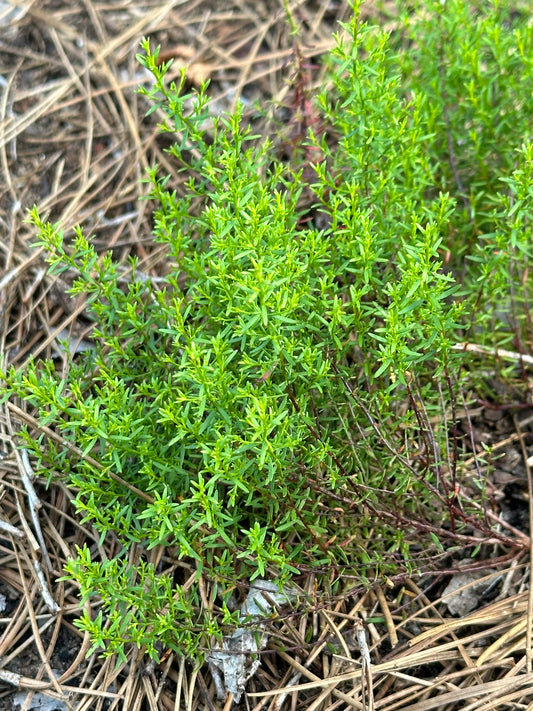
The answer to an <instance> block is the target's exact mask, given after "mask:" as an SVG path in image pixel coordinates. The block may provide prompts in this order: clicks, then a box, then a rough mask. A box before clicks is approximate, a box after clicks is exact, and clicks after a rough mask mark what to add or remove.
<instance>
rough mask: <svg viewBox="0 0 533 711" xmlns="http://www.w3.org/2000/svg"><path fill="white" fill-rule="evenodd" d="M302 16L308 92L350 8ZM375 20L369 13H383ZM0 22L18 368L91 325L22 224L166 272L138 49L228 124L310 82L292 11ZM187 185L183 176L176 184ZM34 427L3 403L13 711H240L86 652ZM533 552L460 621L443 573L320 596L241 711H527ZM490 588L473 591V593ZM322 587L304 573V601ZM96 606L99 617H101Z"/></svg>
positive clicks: (219, 10)
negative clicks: (157, 54)
mask: <svg viewBox="0 0 533 711" xmlns="http://www.w3.org/2000/svg"><path fill="white" fill-rule="evenodd" d="M385 5H386V3H385ZM289 7H290V9H291V12H292V13H293V15H294V17H295V18H296V19H297V21H298V23H299V24H300V27H301V34H300V37H299V43H300V45H299V46H300V50H301V53H302V56H303V58H304V59H305V61H306V62H307V63H308V66H309V67H310V69H309V77H308V80H309V82H310V84H309V88H312V86H313V85H314V84H313V83H318V82H319V81H320V72H321V69H320V65H321V58H322V57H323V56H324V54H325V53H326V52H327V51H328V50H329V49H330V48H331V47H332V46H333V40H332V36H331V35H332V32H333V31H336V30H337V29H338V27H337V22H338V21H339V20H342V19H346V18H347V17H348V15H349V7H348V6H347V4H346V3H345V2H340V1H338V0H317V1H316V2H312V1H304V2H290V3H289ZM367 8H368V10H367V11H368V12H374V9H373V3H368V5H367ZM375 13H376V14H375V16H376V17H377V19H378V20H381V21H383V22H385V21H387V22H389V21H390V18H389V16H388V15H387V17H385V15H384V14H381V15H380V14H379V13H378V11H377V10H376V11H375ZM0 26H1V28H2V33H1V39H0V166H1V171H2V178H3V180H2V183H1V184H0V233H1V235H2V239H1V240H0V251H1V255H2V263H1V272H0V310H1V314H2V323H3V329H2V330H1V333H0V336H1V347H2V351H3V353H4V354H5V355H6V357H8V359H9V361H10V362H12V363H14V364H15V365H22V364H23V363H24V361H25V360H26V359H27V358H28V356H29V354H30V353H31V354H33V355H34V356H47V357H50V356H51V355H52V354H54V353H55V354H56V355H59V356H60V355H61V351H60V349H58V346H57V339H58V338H65V337H67V338H68V339H70V340H71V341H72V342H73V343H76V344H80V343H82V342H83V337H84V329H85V326H84V323H83V319H80V315H81V314H82V313H83V310H84V303H83V299H81V300H78V301H77V302H73V301H71V300H70V299H69V298H68V297H66V296H65V289H66V288H68V284H66V283H64V282H62V281H61V280H58V279H56V280H51V279H49V278H48V277H47V276H46V271H45V265H44V260H43V254H42V253H41V252H40V251H39V250H35V249H32V248H31V244H32V241H33V240H34V237H35V235H34V234H33V233H32V232H31V230H30V229H29V227H28V226H27V225H26V223H25V211H26V210H27V209H28V208H29V207H31V206H32V205H34V204H35V205H37V207H38V209H39V212H40V213H41V214H42V215H48V216H49V217H50V219H52V220H53V221H57V222H59V223H61V225H62V227H63V229H64V230H65V233H66V234H69V233H70V232H71V231H72V228H73V226H74V225H76V224H80V225H82V226H83V228H84V229H85V231H86V233H88V234H89V233H90V234H93V235H94V239H95V241H96V244H97V245H98V247H99V248H101V249H113V250H114V252H115V254H119V255H121V256H122V257H123V258H124V259H125V258H126V256H127V255H128V254H131V253H133V254H136V255H137V256H138V257H139V260H140V264H139V270H140V271H143V270H144V271H146V272H150V273H151V274H152V275H153V276H157V275H158V274H162V273H164V272H165V264H164V262H163V261H162V260H161V252H160V249H159V247H158V246H157V245H155V244H154V243H153V241H152V238H151V233H150V227H151V222H150V215H151V209H152V205H151V204H150V202H149V201H146V200H144V201H139V200H138V198H139V197H140V196H141V195H142V193H143V184H142V183H141V182H140V181H141V179H142V177H143V175H144V171H145V168H146V167H147V166H149V165H152V164H154V163H158V164H159V165H160V168H161V172H162V173H170V174H173V175H174V174H175V167H174V166H173V165H172V164H171V163H170V162H169V160H168V155H167V154H166V153H165V152H164V149H165V147H166V144H165V141H164V139H163V138H162V137H161V136H159V135H158V134H157V131H156V122H157V116H156V115H154V116H152V117H150V119H149V120H148V119H146V118H145V113H146V110H147V108H148V107H147V105H146V104H145V103H144V99H143V98H142V97H140V96H139V95H138V94H136V92H135V89H136V87H137V86H138V85H139V84H141V83H143V82H147V81H149V78H148V76H147V75H146V74H145V73H144V70H142V68H141V67H140V66H139V65H138V64H137V62H136V59H135V55H136V53H137V52H138V50H139V41H140V39H141V37H143V36H149V37H151V38H152V39H153V41H154V43H157V44H160V45H161V48H162V49H161V52H162V58H163V59H164V60H165V61H166V60H167V59H170V58H173V59H174V60H175V62H174V66H173V69H172V72H173V73H174V76H177V73H178V72H179V71H180V69H181V67H183V66H185V67H186V71H187V77H188V81H189V83H190V85H191V86H195V85H198V84H199V83H200V82H202V81H204V80H206V79H209V80H210V81H211V85H210V94H211V96H212V110H213V111H218V112H220V111H223V110H226V109H231V108H232V106H234V105H235V102H236V101H237V99H238V98H239V97H240V98H242V99H243V100H244V101H245V104H246V105H247V106H249V107H250V111H252V110H253V106H254V102H260V103H262V104H263V105H265V102H266V101H267V100H268V99H271V98H272V99H274V105H275V106H282V105H285V106H289V108H290V106H291V98H292V97H291V92H292V91H293V89H294V76H295V73H296V71H297V69H298V67H297V66H296V64H295V45H294V38H293V37H291V34H290V30H289V26H288V23H287V22H286V19H285V12H284V8H283V1H282V0H261V1H260V2H256V3H246V2H243V1H241V0H216V1H215V2H213V3H207V2H205V1H202V0H178V1H176V0H170V1H167V2H160V1H158V0H152V1H150V0H147V1H146V2H136V3H131V2H129V1H128V0H123V1H122V2H121V1H120V0H116V1H113V2H96V1H93V0H83V1H82V2H79V3H67V2H62V1H61V0H49V1H44V2H37V1H36V0H33V1H32V0H29V1H28V2H23V0H10V2H1V3H0ZM268 120H269V116H268V115H266V116H265V117H264V121H265V122H267V121H268ZM182 180H184V178H183V177H182V178H179V179H178V177H176V178H175V185H176V189H179V187H180V184H181V181H182ZM512 356H513V354H510V357H512ZM23 423H29V424H36V423H35V421H34V419H33V417H32V415H31V413H29V412H27V411H26V409H25V407H24V405H23V404H22V403H18V404H17V403H10V404H8V405H5V406H4V407H3V411H2V413H1V415H0V439H1V444H0V474H1V479H0V499H1V503H2V510H1V514H0V555H1V563H0V594H1V597H0V603H2V606H3V611H2V612H1V613H0V614H3V615H4V616H3V617H1V618H0V625H1V626H0V631H1V634H0V710H1V709H11V708H14V707H15V705H16V704H18V705H19V706H20V708H22V709H24V710H25V709H29V708H32V707H36V706H37V702H38V703H39V704H40V703H42V699H43V697H42V696H38V695H42V694H44V696H45V697H46V699H47V700H48V701H49V702H50V703H51V702H52V701H53V700H56V701H57V704H56V705H55V706H54V705H50V706H48V707H47V708H50V709H54V708H58V709H72V710H76V711H88V710H89V709H108V710H109V711H111V710H113V709H124V710H125V711H137V710H139V711H140V710H141V709H149V710H150V711H156V710H157V711H163V710H166V709H169V710H170V709H175V710H177V709H187V710H191V711H196V709H202V710H203V709H206V710H209V711H214V710H218V709H222V708H224V709H229V708H231V707H232V705H233V699H232V697H231V695H230V696H229V697H228V698H227V700H226V701H225V702H224V703H223V704H220V703H219V702H218V701H217V700H216V697H215V693H214V686H213V681H212V679H211V676H210V674H209V672H208V671H207V670H206V669H205V668H202V669H194V668H192V667H191V666H190V665H189V663H188V662H187V661H186V660H184V659H183V658H180V657H177V656H176V655H174V654H172V653H166V654H164V656H163V660H162V662H161V664H160V665H158V666H157V667H156V666H155V665H153V664H151V663H147V661H146V660H145V659H144V658H143V655H142V650H140V651H137V652H136V651H135V650H130V653H129V657H128V662H127V663H126V664H120V665H117V664H116V660H114V659H102V658H100V657H99V656H97V655H92V656H90V657H88V658H87V657H86V655H87V651H88V650H89V648H90V641H89V639H88V638H87V636H84V635H82V634H81V633H80V632H79V631H78V630H77V628H76V627H75V626H74V625H73V621H74V620H75V619H76V617H77V615H78V614H79V600H78V598H77V590H76V586H75V585H74V584H72V583H69V582H65V581H62V582H58V581H57V578H58V577H60V576H61V575H62V573H63V566H64V564H65V561H66V560H67V558H68V557H70V556H71V554H72V551H73V550H74V547H75V546H76V545H81V544H83V543H86V542H88V543H89V544H90V545H95V546H98V545H99V540H98V536H97V535H96V534H95V532H94V531H92V530H91V529H90V528H88V527H87V526H85V525H82V524H81V523H80V521H79V520H78V519H77V518H76V515H75V514H74V510H73V507H72V499H73V494H72V492H70V491H69V490H68V489H67V488H66V487H65V486H63V485H62V484H60V483H53V484H52V485H51V486H50V487H49V488H47V489H45V487H44V486H43V485H42V483H40V482H35V481H33V479H32V471H31V463H30V462H29V461H28V460H27V458H25V457H24V455H23V453H21V452H20V450H18V449H16V447H15V446H14V445H15V441H16V433H17V431H18V429H19V428H20V425H21V424H23ZM518 424H519V423H518ZM41 429H42V428H41ZM49 434H50V433H49ZM52 434H53V433H52ZM513 437H514V440H513ZM507 440H508V441H507ZM511 440H512V441H513V442H518V445H517V446H520V449H519V450H518V451H519V454H520V456H521V457H522V461H523V465H524V466H526V467H527V470H528V475H529V481H530V480H531V475H530V471H529V462H528V457H529V453H528V452H527V450H526V448H525V446H521V445H520V443H521V442H522V443H523V439H521V435H520V432H519V431H517V433H516V434H515V435H512V436H511V437H510V438H509V437H506V440H505V442H506V445H507V446H509V443H510V442H511ZM529 493H530V492H529ZM526 498H527V497H526ZM530 516H531V514H530ZM522 538H524V539H525V538H526V536H525V535H524V534H522ZM106 545H108V544H106ZM109 545H111V544H109ZM524 550H525V547H524ZM108 552H109V553H111V551H110V550H109V551H108ZM153 554H154V556H156V555H163V553H162V552H161V551H155V552H154V553H153ZM528 555H529V554H528V552H527V551H526V552H525V553H523V554H521V555H519V556H517V557H515V558H514V559H512V560H510V561H509V560H508V561H507V562H506V563H505V564H504V565H500V567H499V568H498V569H496V570H494V569H492V570H491V571H490V572H487V574H486V575H485V580H486V583H487V586H486V590H490V589H491V588H493V589H494V588H495V589H496V592H497V596H496V597H495V598H493V599H492V600H489V599H487V600H485V599H484V598H483V594H485V593H483V594H481V595H480V596H479V600H478V609H475V611H473V612H470V613H468V614H464V615H461V616H459V617H450V615H449V613H448V611H447V607H446V604H445V601H443V598H442V589H443V580H444V578H445V576H444V575H443V577H442V579H441V578H438V577H435V576H434V577H433V578H431V579H429V580H424V579H421V580H418V581H417V582H415V581H414V580H410V579H405V580H403V581H401V582H395V583H392V582H391V586H390V588H389V587H386V588H385V589H381V588H379V587H377V588H375V589H374V590H371V591H366V592H365V591H361V590H358V591H356V592H353V591H352V594H350V595H346V596H343V598H342V599H340V600H336V601H335V600H334V601H331V604H329V605H328V606H324V605H322V604H319V603H318V601H317V604H316V605H310V606H309V609H308V610H307V611H306V612H305V614H302V613H301V612H299V613H298V614H296V613H293V612H291V611H289V612H287V611H283V610H280V611H279V614H278V616H277V618H276V619H275V620H274V621H273V623H272V629H271V630H270V635H271V636H270V644H269V647H268V649H267V650H265V652H264V653H263V654H262V658H261V667H260V669H259V670H258V672H257V673H256V675H255V676H254V677H253V678H252V679H251V680H250V682H249V684H248V693H247V695H246V696H245V697H244V699H243V701H242V702H241V704H240V706H242V707H243V708H247V709H253V711H259V710H260V709H268V710H269V711H278V710H279V709H281V708H282V707H283V708H285V709H292V710H293V711H296V710H297V709H302V710H303V709H305V710H306V711H315V710H318V709H320V710H321V711H333V709H337V708H338V709H351V708H355V709H365V710H368V711H370V710H372V709H376V710H377V709H387V711H394V709H402V710H404V711H406V710H408V711H426V710H429V709H438V710H444V709H458V708H461V709H466V710H468V711H474V710H475V711H485V710H486V711H489V709H490V710H494V709H498V710H503V709H533V690H532V689H533V671H532V652H531V649H532V645H531V634H532V624H531V621H532V612H531V599H530V592H529V590H528V585H529V560H528V557H527V556H528ZM493 568H494V566H493ZM192 573H193V574H194V571H192ZM202 582H203V584H204V585H205V588H206V589H205V599H206V600H208V599H209V590H208V587H209V585H208V583H207V582H205V581H202ZM478 584H479V578H477V579H476V580H472V581H471V582H469V583H467V584H466V586H465V587H469V586H475V585H478ZM314 585H315V581H314V579H313V578H312V577H310V578H309V579H308V581H307V585H306V589H305V591H304V592H305V593H306V594H307V596H308V599H313V595H314ZM419 586H420V587H419ZM435 591H437V592H435ZM86 605H87V606H88V609H89V610H91V611H94V610H95V609H96V608H97V602H88V603H86ZM16 692H18V693H20V692H23V693H22V697H20V696H17V697H16V698H15V693H16Z"/></svg>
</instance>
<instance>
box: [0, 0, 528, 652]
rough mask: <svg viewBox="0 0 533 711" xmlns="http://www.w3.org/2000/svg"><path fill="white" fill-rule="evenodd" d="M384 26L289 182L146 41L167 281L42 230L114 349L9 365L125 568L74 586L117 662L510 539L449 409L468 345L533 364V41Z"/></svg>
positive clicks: (29, 436)
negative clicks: (241, 600)
mask: <svg viewBox="0 0 533 711" xmlns="http://www.w3.org/2000/svg"><path fill="white" fill-rule="evenodd" d="M359 6H360V3H356V4H355V6H354V14H353V19H352V21H351V22H350V23H349V25H347V26H346V27H344V28H343V29H342V31H341V32H340V33H339V35H338V36H337V47H336V49H335V50H334V52H333V53H332V56H331V58H330V72H329V74H328V79H327V82H328V84H327V86H325V87H324V91H323V92H322V93H321V94H320V96H319V98H318V102H317V104H316V106H315V108H314V109H313V110H314V111H316V112H317V117H318V119H319V120H318V119H317V120H315V118H316V117H314V118H313V120H308V121H307V122H306V127H307V134H306V135H305V136H300V138H299V145H296V146H295V148H296V150H294V152H293V153H292V159H291V162H290V163H287V162H285V161H284V160H283V159H282V158H281V157H278V156H279V155H281V154H282V153H283V150H282V145H283V142H284V141H285V140H286V137H285V136H284V135H283V133H280V135H278V136H272V137H271V140H269V139H260V138H259V137H258V136H255V135H254V134H253V132H252V130H251V129H250V128H249V127H248V126H247V122H246V121H244V120H243V109H242V107H238V109H237V110H236V112H235V113H234V114H232V115H224V116H217V117H213V116H211V115H210V113H209V102H208V97H207V88H206V87H203V88H202V89H201V90H200V91H198V92H197V93H194V94H193V95H191V94H188V93H186V92H185V75H183V76H182V78H181V81H179V82H178V83H177V84H174V83H171V84H170V85H168V86H167V84H166V83H165V74H166V72H167V70H168V65H165V64H160V63H159V61H158V50H157V49H155V50H152V49H150V46H149V43H148V41H146V40H145V41H143V43H142V46H143V50H144V53H143V54H142V55H141V56H140V57H139V60H140V62H141V63H142V64H143V65H144V66H145V67H147V68H148V69H149V70H150V72H151V73H152V74H153V77H154V84H153V88H152V89H150V90H144V89H143V90H141V91H142V93H145V94H146V95H148V97H149V98H150V101H151V103H152V109H151V111H155V110H156V109H158V110H160V111H162V112H163V114H164V116H165V119H164V121H163V122H162V124H161V126H160V130H161V131H163V132H167V133H169V134H171V135H172V136H173V138H174V143H173V145H172V147H171V148H170V153H171V154H172V155H173V156H174V157H175V159H176V161H177V165H178V167H179V170H182V171H186V173H187V180H186V183H185V190H184V191H183V192H182V193H178V192H177V190H175V189H173V188H172V185H171V178H170V177H169V176H166V177H162V176H160V175H159V171H158V169H157V167H154V168H153V169H151V170H150V171H149V172H148V178H147V180H148V181H149V183H150V184H151V197H152V198H153V199H154V200H156V201H157V204H158V207H157V209H156V210H155V212H154V238H155V239H156V240H157V241H159V242H161V243H163V244H165V245H167V249H168V255H169V259H171V260H172V267H171V269H170V271H169V272H168V274H167V275H166V276H165V277H164V278H163V279H160V280H153V279H151V278H150V277H148V276H146V275H145V274H142V273H139V271H138V266H137V262H136V260H135V259H133V258H132V259H131V260H130V261H129V263H128V264H127V265H121V264H118V263H117V262H116V261H114V259H113V257H112V255H110V254H103V255H100V254H98V253H97V252H96V250H95V248H94V246H93V245H92V244H91V242H90V241H89V240H87V239H86V238H85V237H84V235H83V234H82V232H81V231H80V230H76V234H75V238H74V240H73V241H71V242H67V241H66V240H65V239H64V237H63V235H62V232H61V230H60V229H59V227H58V226H53V225H51V224H50V223H48V222H46V221H45V220H43V219H41V217H40V216H39V215H38V214H37V212H36V211H35V210H33V211H32V213H31V219H32V221H33V223H34V224H35V226H36V227H37V228H38V231H39V235H40V237H39V244H40V245H41V246H44V247H45V248H46V250H47V252H48V255H49V256H48V261H49V264H50V271H51V274H54V275H58V274H61V273H62V272H64V271H66V270H70V271H74V272H75V273H76V274H77V278H76V280H75V282H74V285H73V287H72V289H71V293H72V294H74V295H80V294H84V295H85V296H86V299H87V314H88V315H89V316H90V317H91V318H92V319H93V320H94V324H95V325H94V329H93V331H92V339H93V342H94V349H90V350H87V351H85V352H83V353H80V354H78V355H76V356H74V357H72V358H71V361H70V364H69V369H68V372H67V373H66V374H65V375H64V377H63V378H61V377H60V375H59V374H58V373H57V372H56V367H55V365H54V363H53V362H37V361H33V360H32V361H30V362H29V364H28V365H27V367H25V368H24V369H23V370H20V371H15V370H14V369H11V370H10V371H9V372H6V373H4V374H3V378H4V379H5V381H6V383H7V387H6V397H7V396H10V395H12V394H16V395H18V396H20V397H23V398H24V399H25V400H26V401H27V402H28V403H29V404H30V405H32V406H33V407H35V408H36V409H37V412H38V417H39V420H40V422H41V423H42V424H43V425H47V426H48V427H52V428H53V429H54V430H55V432H56V433H57V434H58V435H60V439H61V441H62V442H63V444H58V443H57V442H52V441H50V440H49V439H48V438H47V437H45V436H44V434H38V433H32V432H26V433H25V434H24V433H23V437H24V441H25V445H24V446H26V447H27V448H28V449H30V450H31V451H32V452H33V454H35V455H36V457H37V459H38V462H39V465H38V472H39V473H40V474H42V475H44V476H46V477H48V478H52V477H55V476H64V477H65V478H66V480H67V481H68V483H69V485H70V486H71V487H72V488H73V489H74V490H75V491H76V506H77V510H78V512H79V514H80V515H81V516H82V517H83V520H84V521H86V522H90V524H91V525H92V526H93V527H94V528H95V529H96V531H97V532H98V533H99V535H100V536H101V540H102V541H103V540H105V539H106V538H108V537H111V536H113V537H115V538H116V541H117V546H116V548H117V550H118V552H117V555H116V556H115V557H114V558H112V559H110V560H106V559H101V558H100V557H99V553H98V552H97V551H96V549H90V548H89V547H88V546H85V547H83V548H80V549H79V550H78V552H77V557H75V558H73V560H72V561H71V562H70V563H69V564H68V567H67V571H66V573H67V574H68V576H70V577H72V578H74V579H76V580H77V581H78V583H79V584H80V588H81V595H82V597H83V598H87V597H89V596H94V595H98V596H99V597H100V599H101V604H102V608H101V611H100V613H99V614H98V615H97V616H96V617H95V618H94V619H91V618H90V617H89V616H88V614H87V613H84V614H83V616H82V618H81V620H80V623H79V624H80V626H81V627H82V628H84V629H87V630H89V631H90V632H91V634H92V637H93V642H94V647H93V649H102V650H103V652H104V653H105V654H114V653H118V654H119V655H120V656H121V657H122V658H124V654H125V652H124V648H125V645H126V644H128V643H135V644H137V645H139V646H144V647H146V649H147V651H148V653H149V654H151V655H152V656H157V654H158V651H157V646H156V642H157V641H161V642H162V643H164V644H166V645H168V646H170V647H171V648H173V649H176V650H178V651H180V652H182V653H185V654H187V655H189V656H192V657H198V656H201V654H202V652H203V651H205V649H206V648H208V646H209V640H210V638H211V637H212V636H213V635H214V636H215V637H220V636H221V634H222V632H223V630H224V629H225V626H226V625H231V624H235V622H236V617H235V615H232V614H231V613H230V612H229V610H228V607H227V604H226V603H227V602H228V596H229V595H230V594H231V592H232V591H233V589H234V588H235V586H236V585H242V584H246V583H248V582H249V581H251V580H254V579H255V578H257V577H266V578H269V579H273V580H277V581H279V583H280V585H283V584H284V583H286V582H287V581H288V580H293V581H295V582H298V581H300V580H301V579H302V578H304V577H305V576H306V575H307V574H309V573H310V572H315V573H316V574H319V575H322V577H323V580H324V592H326V591H329V592H339V591H342V589H343V585H344V584H345V583H346V581H348V582H351V584H352V585H355V584H359V583H363V584H367V583H370V582H372V581H373V580H375V579H376V578H380V577H382V576H394V575H395V574H397V573H401V572H402V571H405V570H410V569H412V568H415V569H416V568H419V567H423V566H427V565H429V561H430V559H431V558H435V559H438V557H439V556H443V555H445V554H446V552H447V551H448V552H449V550H450V546H451V547H453V546H465V545H472V546H474V545H477V544H478V543H479V542H480V538H479V536H478V534H476V533H475V532H474V528H475V529H476V530H478V531H479V530H481V531H486V532H488V531H489V530H490V523H489V522H488V521H487V520H485V518H484V516H483V512H482V509H481V508H480V507H479V505H478V504H477V502H476V501H475V500H474V499H473V498H472V497H470V498H469V494H468V491H469V490H468V489H466V488H465V489H464V490H462V489H461V487H462V485H463V482H462V479H461V468H460V466H459V465H460V458H459V454H458V446H457V441H456V439H455V440H454V441H453V443H452V444H453V446H452V445H450V437H451V438H452V439H453V435H450V434H449V431H448V430H449V425H448V419H447V416H446V413H448V415H449V413H450V412H451V413H452V420H453V413H454V412H455V407H456V400H457V398H459V397H460V396H461V395H460V393H461V392H462V391H461V383H462V382H463V381H464V382H473V381H472V378H473V376H472V372H473V369H474V365H475V361H473V359H474V358H475V355H472V354H469V353H465V352H464V350H463V349H462V347H461V345H460V344H462V343H463V342H465V341H467V340H471V339H474V340H475V342H476V343H477V344H478V345H479V346H480V347H485V348H486V347H487V346H488V345H490V347H491V348H495V347H505V346H507V345H509V343H512V344H513V345H514V347H515V349H517V350H520V351H526V350H529V348H530V339H531V319H530V315H529V311H528V309H527V304H528V302H529V297H530V291H531V285H530V281H529V279H528V278H527V274H528V269H529V265H530V263H531V240H530V230H531V215H532V210H531V199H532V195H533V188H532V185H533V181H532V175H531V171H532V167H531V166H532V160H531V159H532V153H533V145H532V144H531V143H528V142H527V137H528V135H529V134H530V128H529V123H530V116H531V115H533V112H532V108H533V107H532V106H530V104H531V103H532V102H533V98H532V95H531V91H530V90H529V91H528V90H527V87H528V86H530V83H531V68H532V65H533V35H532V32H533V29H532V28H531V27H529V26H528V25H527V24H524V25H523V26H522V27H520V28H518V27H517V28H515V27H514V25H513V22H514V20H513V18H512V17H510V16H509V13H508V12H507V11H506V10H505V9H504V8H502V7H501V6H500V3H497V2H489V3H483V11H481V10H479V11H477V10H476V8H475V7H474V4H473V3H471V2H469V3H467V2H464V0H450V2H447V3H446V5H445V6H443V5H442V4H441V3H440V2H429V3H428V2H424V3H421V4H420V5H419V4H417V3H415V4H414V6H412V7H411V6H410V8H409V13H408V14H407V12H406V13H405V14H402V13H400V17H399V21H398V29H397V30H396V31H395V32H394V33H393V34H387V33H385V32H382V31H380V30H378V29H376V28H374V27H371V26H367V25H365V24H364V23H362V22H361V21H360V14H359V11H360V7H359ZM422 9H424V12H422ZM300 78H301V77H300ZM299 96H300V100H299V102H300V103H301V97H302V96H304V94H302V92H301V91H300V93H299ZM305 105H306V110H309V111H311V109H310V107H309V104H308V102H307V100H306V104H305ZM308 118H309V117H308ZM294 136H295V134H294V131H292V135H291V141H292V144H293V147H294ZM524 141H525V143H524ZM298 151H300V152H298ZM310 156H311V157H312V161H313V162H312V164H311V165H306V164H305V162H304V161H305V160H306V159H308V158H309V157H310ZM502 309H503V310H504V311H505V318H504V317H502V314H501V312H502ZM435 423H437V424H435ZM73 447H74V448H73ZM479 484H480V486H481V487H483V483H482V481H480V482H479ZM460 492H462V493H463V500H462V503H459V501H458V494H459V493H460ZM501 540H502V541H503V540H504V537H503V536H501ZM443 544H445V545H443ZM154 549H155V550H161V549H162V550H164V551H165V555H166V558H165V560H166V561H167V563H166V567H163V569H162V570H160V569H157V568H156V566H155V564H154V562H153V560H152V558H151V557H150V552H151V551H154ZM200 580H208V581H209V583H210V586H211V587H210V590H211V591H212V595H213V600H214V601H216V605H215V606H214V607H212V606H211V607H209V606H206V605H205V604H204V602H205V601H203V600H202V596H201V591H200V585H199V581H200Z"/></svg>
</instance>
